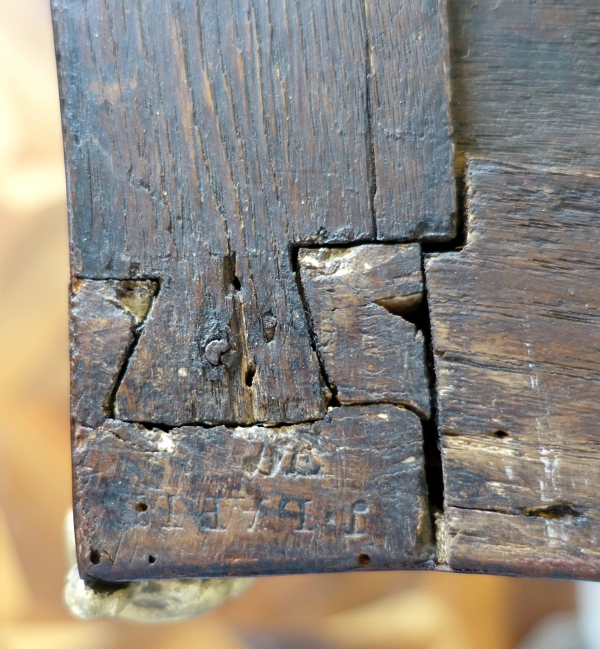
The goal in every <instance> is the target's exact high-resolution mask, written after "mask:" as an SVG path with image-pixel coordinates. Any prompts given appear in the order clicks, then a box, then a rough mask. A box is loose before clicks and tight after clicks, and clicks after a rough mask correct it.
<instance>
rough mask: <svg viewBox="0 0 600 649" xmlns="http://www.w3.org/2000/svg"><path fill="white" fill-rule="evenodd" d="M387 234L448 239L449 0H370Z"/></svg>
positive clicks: (374, 119)
mask: <svg viewBox="0 0 600 649" xmlns="http://www.w3.org/2000/svg"><path fill="white" fill-rule="evenodd" d="M365 7H366V16H367V25H368V27H369V29H368V49H369V66H370V68H369V87H368V91H369V110H370V117H371V123H372V131H371V137H372V146H373V163H374V169H373V178H372V181H373V183H374V185H375V187H374V188H373V189H374V196H373V207H374V210H375V215H376V226H377V238H378V239H380V240H384V241H385V240H386V239H387V240H389V239H407V240H427V239H428V240H447V239H452V237H453V236H454V234H455V232H456V191H455V184H454V181H453V174H454V151H453V147H452V146H449V145H448V143H449V141H451V140H450V138H451V135H452V127H451V123H450V106H449V101H448V99H449V95H450V92H449V87H450V56H449V46H448V25H447V19H446V1H445V0H408V1H404V2H398V0H365Z"/></svg>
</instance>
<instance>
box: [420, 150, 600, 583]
mask: <svg viewBox="0 0 600 649" xmlns="http://www.w3.org/2000/svg"><path fill="white" fill-rule="evenodd" d="M467 185H468V204H467V205H468V221H467V228H468V230H467V242H466V245H465V247H464V249H463V250H461V251H460V252H453V253H446V254H440V255H431V256H429V257H428V258H427V260H426V265H425V271H426V278H427V287H428V294H429V303H430V308H431V316H432V331H433V344H434V352H435V363H436V375H437V398H438V405H439V422H440V430H441V434H442V440H443V441H442V461H443V469H444V489H445V504H446V518H445V536H444V538H443V541H442V543H443V546H444V547H443V548H442V553H443V554H444V555H445V556H446V557H447V560H448V563H449V565H450V567H452V568H455V569H464V570H481V571H490V572H509V573H512V574H527V575H546V576H547V575H554V576H570V577H586V578H590V577H594V576H596V577H597V575H598V574H599V573H598V568H599V564H598V551H599V545H598V543H599V542H598V538H597V534H596V531H595V528H596V526H597V514H596V512H597V502H598V499H597V491H598V486H599V485H600V483H599V479H600V476H599V475H597V473H598V472H597V471H596V469H595V468H593V467H594V465H595V464H597V459H598V456H599V454H600V446H599V445H598V436H597V433H596V429H597V422H598V418H599V416H600V409H599V408H600V405H599V403H600V402H599V400H598V393H599V390H600V335H599V333H598V332H599V331H600V328H599V326H598V325H599V318H600V288H599V287H600V264H599V263H598V245H599V242H600V224H599V223H598V209H599V205H600V177H598V176H589V175H585V174H572V173H566V172H557V171H551V170H544V169H538V168H526V167H518V166H514V165H506V164H502V163H497V162H490V161H486V160H478V159H473V160H472V161H471V162H470V164H469V167H468V174H467Z"/></svg>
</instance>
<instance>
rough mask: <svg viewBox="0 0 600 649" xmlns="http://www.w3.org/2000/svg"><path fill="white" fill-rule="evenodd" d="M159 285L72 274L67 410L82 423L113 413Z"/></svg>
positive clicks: (92, 422)
mask: <svg viewBox="0 0 600 649" xmlns="http://www.w3.org/2000/svg"><path fill="white" fill-rule="evenodd" d="M157 289H158V285H157V284H156V282H152V281H134V280H129V281H115V280H109V281H97V280H92V281H90V280H75V281H74V282H73V283H72V285H71V303H70V312H71V340H72V343H73V344H72V355H71V405H72V412H71V415H72V417H73V419H74V420H75V421H77V422H80V423H81V424H83V425H86V426H99V425H101V424H102V422H103V421H104V419H105V418H106V417H113V416H114V407H115V404H114V398H115V390H116V388H117V385H118V381H119V375H120V373H121V371H122V368H123V365H124V363H125V362H126V360H127V358H128V356H129V355H130V354H131V350H132V348H133V346H134V345H135V343H136V340H137V335H138V333H139V331H140V328H141V327H142V326H143V323H144V321H145V319H146V316H147V315H148V311H149V310H150V307H151V306H152V300H153V298H154V295H155V293H156V291H157Z"/></svg>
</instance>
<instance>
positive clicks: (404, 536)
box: [74, 405, 433, 580]
mask: <svg viewBox="0 0 600 649" xmlns="http://www.w3.org/2000/svg"><path fill="white" fill-rule="evenodd" d="M74 464H75V493H76V506H75V520H76V524H77V528H78V530H79V535H78V541H77V543H78V554H79V559H80V566H81V570H82V574H84V575H88V576H93V577H100V578H103V579H107V580H123V579H125V580H127V579H148V578H157V577H158V576H160V577H161V578H167V577H209V576H224V575H236V576H241V575H253V574H273V573H281V572H315V571H331V570H354V569H363V568H366V569H382V568H401V567H413V568H414V567H417V566H424V565H429V564H427V562H428V561H429V560H430V559H431V557H432V554H433V547H432V545H431V530H430V521H429V512H428V508H427V494H426V488H425V484H424V482H425V481H424V467H423V455H422V440H421V425H420V422H419V419H418V418H417V417H416V416H415V415H414V414H412V413H411V412H408V411H407V410H403V409H399V408H396V407H394V406H390V405H382V406H370V407H362V408H361V407H348V408H334V409H332V410H330V412H329V413H328V415H327V417H326V418H325V419H324V420H323V421H320V422H316V423H314V424H311V425H296V426H286V427H279V428H265V427H260V426H255V427H248V428H225V427H222V426H221V427H215V428H210V429H205V428H193V427H183V428H179V429H175V430H172V431H170V432H164V431H161V430H158V429H147V428H144V427H142V426H140V425H138V424H127V423H123V422H118V421H114V420H109V421H107V422H106V423H105V424H104V425H103V426H102V427H100V428H98V429H95V430H94V429H90V428H83V427H80V428H78V429H77V432H76V434H75V449H74Z"/></svg>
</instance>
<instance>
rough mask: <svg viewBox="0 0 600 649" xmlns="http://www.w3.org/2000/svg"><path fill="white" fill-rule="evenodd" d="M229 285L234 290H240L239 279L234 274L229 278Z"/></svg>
mask: <svg viewBox="0 0 600 649" xmlns="http://www.w3.org/2000/svg"><path fill="white" fill-rule="evenodd" d="M231 285H232V286H233V288H234V289H235V290H236V291H241V290H242V283H241V282H240V280H239V279H238V278H237V277H236V276H235V275H234V276H233V279H232V280H231Z"/></svg>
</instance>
